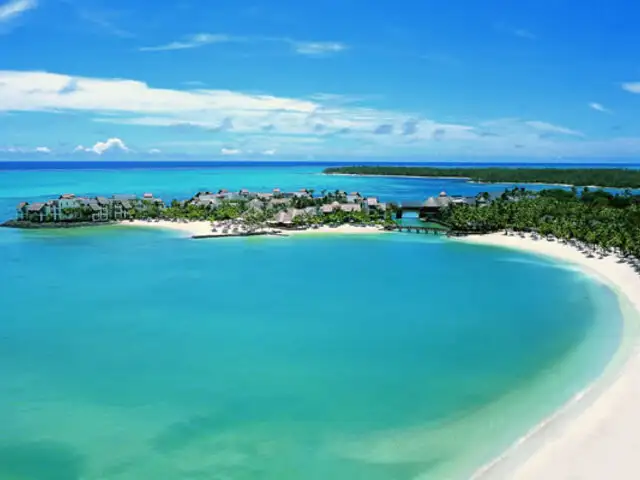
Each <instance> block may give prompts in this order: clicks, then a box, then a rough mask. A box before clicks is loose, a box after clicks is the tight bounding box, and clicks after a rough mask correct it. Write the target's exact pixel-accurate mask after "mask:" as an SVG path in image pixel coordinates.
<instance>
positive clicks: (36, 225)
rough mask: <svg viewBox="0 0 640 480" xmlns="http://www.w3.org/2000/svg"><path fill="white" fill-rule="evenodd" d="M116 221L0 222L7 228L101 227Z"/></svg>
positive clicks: (0, 225)
mask: <svg viewBox="0 0 640 480" xmlns="http://www.w3.org/2000/svg"><path fill="white" fill-rule="evenodd" d="M114 224H115V222H42V223H40V222H27V221H24V220H7V221H6V222H4V223H1V224H0V227H7V228H27V229H43V228H78V227H100V226H104V225H114Z"/></svg>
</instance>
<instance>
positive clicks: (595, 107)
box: [589, 102, 612, 113]
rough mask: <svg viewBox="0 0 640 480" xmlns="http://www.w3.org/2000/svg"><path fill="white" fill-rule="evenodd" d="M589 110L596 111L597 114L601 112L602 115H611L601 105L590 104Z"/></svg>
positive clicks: (609, 111)
mask: <svg viewBox="0 0 640 480" xmlns="http://www.w3.org/2000/svg"><path fill="white" fill-rule="evenodd" d="M589 108H591V109H593V110H596V111H598V112H602V113H612V112H611V110H609V109H608V108H606V107H605V106H604V105H602V104H601V103H597V102H591V103H590V104H589Z"/></svg>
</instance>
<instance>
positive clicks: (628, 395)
mask: <svg viewBox="0 0 640 480" xmlns="http://www.w3.org/2000/svg"><path fill="white" fill-rule="evenodd" d="M459 241H463V242H469V243H476V244H483V245H492V246H497V247H507V248H513V249H518V250H523V251H527V252H531V253H536V254H540V255H546V256H549V257H553V258H555V259H558V260H562V261H565V262H569V263H572V264H574V265H576V266H579V267H580V268H581V269H583V270H584V271H585V272H586V273H589V274H592V275H596V276H598V277H599V278H600V279H602V280H603V281H605V282H606V283H607V284H608V285H610V286H611V287H612V288H613V289H614V290H615V291H616V292H617V293H618V295H619V296H620V297H621V305H622V306H623V308H624V307H626V309H628V310H632V311H631V312H629V311H628V310H627V311H625V319H624V321H625V324H626V323H629V324H632V327H637V322H638V319H639V318H640V277H639V276H638V274H637V273H635V272H634V271H633V269H632V268H631V267H630V266H629V265H627V264H624V263H617V258H616V257H614V256H610V257H607V258H603V259H598V258H587V257H586V256H585V255H584V254H583V253H581V252H579V251H578V250H576V249H575V248H573V247H571V246H568V245H564V244H561V243H559V242H548V241H546V240H538V241H534V240H532V239H530V238H521V237H519V236H505V235H503V234H501V233H496V234H491V235H485V236H472V237H465V238H462V239H460V240H459ZM633 329H634V328H631V330H633ZM625 331H628V328H627V325H625ZM631 340H633V341H634V342H635V341H636V339H635V337H634V338H632V339H631ZM627 341H629V339H627ZM622 343H623V344H624V343H625V342H624V339H623V342H622ZM621 348H623V347H621ZM606 375H607V376H609V374H606ZM639 431H640V355H639V349H638V345H637V344H634V345H632V347H631V352H630V354H629V355H628V358H626V359H624V361H623V362H622V364H621V366H620V367H619V368H618V369H617V370H616V371H614V372H612V374H611V375H610V378H602V379H600V380H597V381H596V382H595V383H594V384H593V385H591V386H590V387H589V388H587V389H586V390H585V391H583V392H581V393H580V394H579V395H577V396H576V397H575V398H574V399H573V400H572V401H571V402H570V403H569V404H567V405H566V406H565V407H563V408H562V409H561V410H560V411H558V412H556V413H555V414H553V415H552V416H551V417H549V418H548V419H546V420H545V421H544V422H543V423H542V424H540V425H537V426H536V427H534V428H533V429H532V430H531V431H530V432H529V433H528V434H527V435H525V437H523V438H522V439H520V440H519V441H518V442H516V444H514V445H513V446H512V447H511V448H509V449H508V450H507V451H506V452H505V453H504V454H503V455H501V456H500V457H499V458H497V459H495V460H494V461H492V462H490V463H489V464H487V465H485V466H484V467H482V468H481V469H479V470H478V471H477V472H476V473H475V475H474V476H473V479H482V480H485V479H504V480H506V479H509V480H511V479H518V480H534V479H535V480H539V479H545V480H556V479H557V480H566V479H569V478H571V479H580V480H592V479H593V480H600V479H603V478H615V479H616V480H626V479H629V480H631V479H636V478H639V477H640V456H639V455H638V453H637V447H638V445H639V442H638V441H637V440H636V438H637V435H638V432H639Z"/></svg>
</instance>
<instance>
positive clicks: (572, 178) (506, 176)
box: [324, 166, 640, 189]
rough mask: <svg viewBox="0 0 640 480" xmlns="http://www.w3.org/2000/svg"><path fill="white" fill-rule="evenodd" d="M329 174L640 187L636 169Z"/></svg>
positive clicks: (355, 169)
mask: <svg viewBox="0 0 640 480" xmlns="http://www.w3.org/2000/svg"><path fill="white" fill-rule="evenodd" d="M324 173H326V174H330V175H376V176H402V177H427V178H437V177H447V178H461V179H467V180H470V181H473V182H479V183H544V184H548V185H552V184H555V185H575V186H581V187H582V186H600V187H610V188H632V189H636V188H640V170H634V169H625V168H524V167H522V168H498V167H491V168H480V167H460V168H458V167H446V168H445V167H398V166H351V167H331V168H326V169H325V170H324Z"/></svg>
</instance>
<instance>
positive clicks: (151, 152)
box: [149, 148, 162, 155]
mask: <svg viewBox="0 0 640 480" xmlns="http://www.w3.org/2000/svg"><path fill="white" fill-rule="evenodd" d="M149 153H150V154H151V155H157V154H158V153H162V150H160V149H158V148H152V149H150V150H149Z"/></svg>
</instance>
